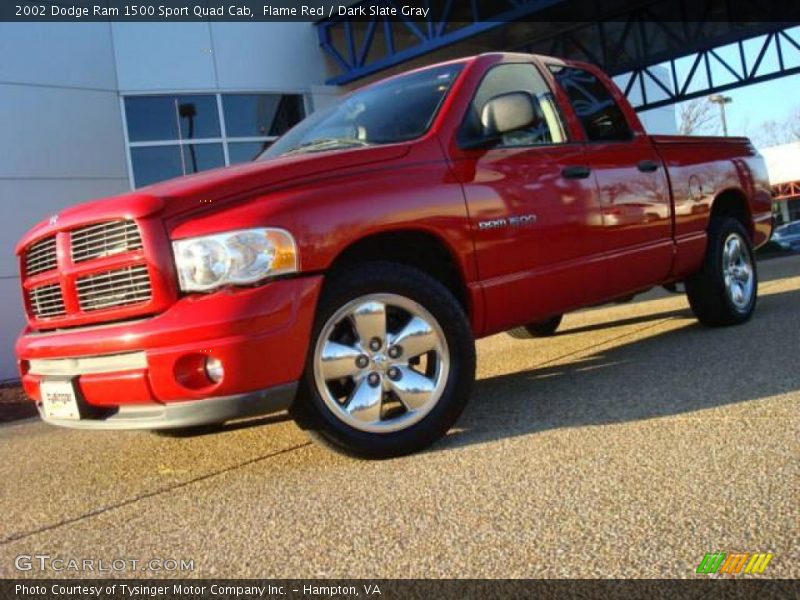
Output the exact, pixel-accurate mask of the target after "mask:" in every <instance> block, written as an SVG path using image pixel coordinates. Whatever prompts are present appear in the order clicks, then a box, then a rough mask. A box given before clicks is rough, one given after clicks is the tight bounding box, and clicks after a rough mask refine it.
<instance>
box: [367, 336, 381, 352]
mask: <svg viewBox="0 0 800 600" xmlns="http://www.w3.org/2000/svg"><path fill="white" fill-rule="evenodd" d="M382 345H383V344H382V343H381V339H380V338H376V337H374V338H372V339H371V340H370V341H369V349H370V350H372V351H373V352H377V351H378V350H380V349H381V346H382Z"/></svg>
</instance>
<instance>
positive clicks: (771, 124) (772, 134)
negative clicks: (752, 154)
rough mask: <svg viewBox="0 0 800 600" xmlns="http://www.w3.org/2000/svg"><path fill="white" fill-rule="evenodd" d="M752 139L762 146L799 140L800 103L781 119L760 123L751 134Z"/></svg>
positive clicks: (778, 144) (766, 146)
mask: <svg viewBox="0 0 800 600" xmlns="http://www.w3.org/2000/svg"><path fill="white" fill-rule="evenodd" d="M753 140H754V141H755V143H756V145H757V146H759V147H762V148H768V147H769V146H780V145H781V144H790V143H792V142H798V141H800V104H798V105H796V106H795V107H794V108H793V109H792V110H791V112H790V113H789V116H788V118H786V119H785V120H783V121H776V120H775V119H769V120H767V121H764V122H763V123H761V125H759V126H758V127H757V128H756V132H755V133H754V134H753Z"/></svg>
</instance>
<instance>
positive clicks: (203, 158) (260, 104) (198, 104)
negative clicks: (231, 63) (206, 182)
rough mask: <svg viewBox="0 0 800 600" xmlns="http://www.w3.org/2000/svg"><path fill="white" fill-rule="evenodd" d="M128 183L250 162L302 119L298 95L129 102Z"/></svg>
mask: <svg viewBox="0 0 800 600" xmlns="http://www.w3.org/2000/svg"><path fill="white" fill-rule="evenodd" d="M124 113H125V114H124V118H125V123H126V125H127V132H128V151H129V153H130V165H131V170H132V176H131V183H132V185H133V186H134V187H142V186H144V185H149V184H151V183H156V182H159V181H164V180H165V179H171V178H172V177H178V176H180V175H188V174H190V173H197V172H200V171H205V170H207V169H213V168H216V167H222V166H225V165H232V164H236V163H240V162H246V161H251V160H253V159H254V158H255V157H256V156H258V155H259V154H261V152H263V151H264V150H266V149H267V148H269V146H270V144H271V143H272V142H273V141H275V140H276V139H277V138H278V137H279V136H281V135H283V134H284V133H285V132H286V131H288V130H289V129H290V128H291V127H292V126H293V125H295V124H296V123H298V122H299V121H301V120H302V119H303V117H304V116H305V106H304V101H303V96H302V95H300V94H179V95H158V96H127V97H126V98H125V99H124Z"/></svg>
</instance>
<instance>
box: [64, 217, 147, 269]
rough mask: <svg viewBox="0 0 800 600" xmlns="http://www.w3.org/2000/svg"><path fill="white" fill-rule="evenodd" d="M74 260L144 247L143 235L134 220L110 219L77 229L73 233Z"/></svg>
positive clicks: (85, 259)
mask: <svg viewBox="0 0 800 600" xmlns="http://www.w3.org/2000/svg"><path fill="white" fill-rule="evenodd" d="M71 238H72V260H73V262H76V263H80V262H84V261H87V260H92V259H95V258H102V257H104V256H112V255H114V254H122V253H123V252H130V251H131V250H138V249H139V248H141V247H142V236H141V235H140V233H139V228H138V227H137V226H136V223H135V222H134V221H130V220H124V221H108V222H105V223H99V224H96V225H89V226H87V227H81V228H79V229H75V230H74V231H72V233H71Z"/></svg>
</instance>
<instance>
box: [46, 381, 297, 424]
mask: <svg viewBox="0 0 800 600" xmlns="http://www.w3.org/2000/svg"><path fill="white" fill-rule="evenodd" d="M296 391H297V384H296V383H288V384H285V385H279V386H276V387H272V388H269V389H266V390H259V391H257V392H249V393H246V394H237V395H235V396H225V397H222V398H208V399H205V400H190V401H188V402H170V403H168V404H149V405H135V404H134V405H127V406H126V405H122V406H119V407H118V408H117V410H116V411H115V412H113V413H111V414H108V415H107V416H103V417H102V418H86V419H84V418H81V419H80V420H74V419H53V418H50V417H47V416H46V415H45V414H44V412H43V411H42V407H41V404H40V403H37V408H38V409H39V415H40V416H41V417H42V420H43V421H45V422H46V423H50V424H51V425H58V426H60V427H70V428H72V429H113V430H119V429H149V430H153V429H180V428H184V427H195V426H197V425H206V424H209V423H223V422H225V421H232V420H234V419H243V418H247V417H257V416H261V415H268V414H271V413H275V412H280V411H282V410H285V409H287V408H289V406H290V405H291V404H292V400H294V395H295V392H296Z"/></svg>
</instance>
